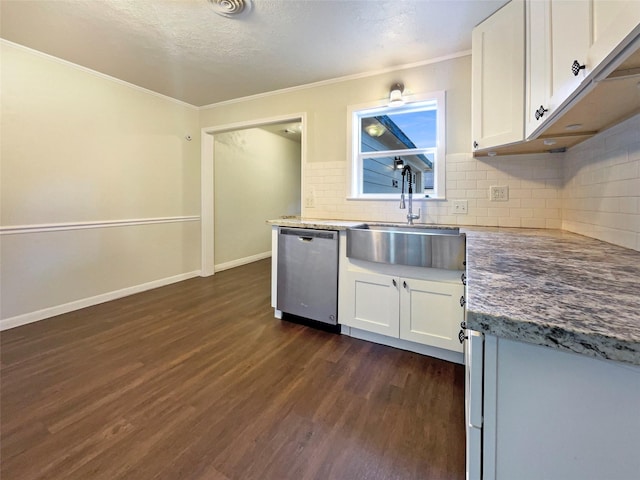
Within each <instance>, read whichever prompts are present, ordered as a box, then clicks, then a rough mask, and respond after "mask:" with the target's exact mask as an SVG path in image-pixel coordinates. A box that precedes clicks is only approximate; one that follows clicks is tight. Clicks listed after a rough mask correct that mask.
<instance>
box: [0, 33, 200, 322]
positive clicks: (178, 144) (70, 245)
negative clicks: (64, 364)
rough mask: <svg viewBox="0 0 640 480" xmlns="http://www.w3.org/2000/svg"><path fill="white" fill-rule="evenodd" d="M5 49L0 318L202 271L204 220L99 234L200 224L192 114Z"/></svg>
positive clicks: (139, 92)
mask: <svg viewBox="0 0 640 480" xmlns="http://www.w3.org/2000/svg"><path fill="white" fill-rule="evenodd" d="M0 47H1V49H2V51H1V61H2V150H1V155H2V156H1V162H2V163H1V179H0V182H1V184H0V187H1V195H2V196H1V202H2V205H1V212H0V219H1V226H2V233H3V235H2V244H1V255H2V271H1V275H2V284H1V289H2V290H1V293H2V312H1V314H2V318H3V319H7V318H10V317H15V316H20V315H28V314H33V312H37V311H41V310H46V309H48V308H52V307H58V306H60V305H62V304H66V303H70V302H74V301H78V300H82V299H85V298H87V297H92V296H100V295H104V294H107V293H109V292H113V291H116V290H122V289H126V288H131V287H134V286H138V285H141V284H145V283H149V282H156V281H159V280H162V279H166V278H170V277H175V276H179V275H183V274H187V273H193V272H194V271H197V270H198V269H199V253H200V250H199V222H198V221H185V222H173V221H170V223H161V224H151V225H146V224H143V225H129V226H124V225H121V224H120V225H119V226H112V227H109V228H106V227H105V226H104V224H103V223H101V222H104V221H115V222H116V223H119V222H120V223H122V222H126V221H131V220H141V221H143V222H145V221H153V220H154V219H156V220H157V219H159V218H165V219H166V217H185V216H197V215H199V197H200V192H199V171H200V162H199V156H200V134H199V124H198V111H197V109H195V108H193V107H190V106H186V105H184V104H180V103H178V102H176V101H173V100H170V99H167V98H164V97H161V96H159V95H155V94H151V93H150V92H146V91H144V90H142V89H139V88H137V87H133V86H130V85H127V84H124V83H122V82H119V81H116V80H114V79H110V78H107V77H104V76H101V75H99V74H96V73H94V72H90V71H87V70H85V69H81V68H79V67H76V66H74V65H71V64H68V63H65V62H62V61H59V60H56V59H53V58H51V57H48V56H45V55H42V54H39V53H36V52H33V51H30V50H27V49H24V48H22V47H18V46H15V45H13V44H10V43H7V42H2V43H1V44H0ZM187 134H190V135H192V136H193V140H192V141H191V142H188V141H187V140H186V139H185V135H187ZM87 222H95V223H94V224H91V225H88V226H90V227H92V228H86V227H87V225H84V226H83V225H82V224H84V223H87ZM68 223H71V224H74V227H73V228H75V229H73V230H65V231H60V229H61V228H66V225H62V224H68ZM134 223H135V222H134ZM34 225H41V226H43V227H44V230H45V231H42V232H33V231H31V230H30V229H31V228H32V227H33V226H34ZM10 227H19V228H22V230H20V231H22V232H26V233H10V232H8V229H9V228H10Z"/></svg>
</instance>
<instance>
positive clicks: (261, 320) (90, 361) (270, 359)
mask: <svg viewBox="0 0 640 480" xmlns="http://www.w3.org/2000/svg"><path fill="white" fill-rule="evenodd" d="M0 341H1V351H0V359H1V364H0V368H1V371H0V374H1V391H0V395H1V396H0V401H1V405H0V415H1V417H0V421H1V424H0V435H1V437H0V455H1V457H0V460H1V471H0V474H1V475H0V476H1V478H2V480H32V479H33V480H35V479H47V480H53V479H83V480H88V479H109V480H114V479H135V480H146V479H168V480H173V479H180V480H182V479H185V480H191V479H193V480H205V479H207V480H209V479H212V480H217V479H221V480H245V479H247V480H249V479H260V480H287V479H292V480H303V479H337V480H342V479H344V480H347V479H348V480H352V479H353V480H356V479H366V480H376V479H398V480H400V479H442V480H450V479H451V480H453V479H463V478H464V442H465V437H464V401H463V397H464V371H463V367H462V366H460V365H454V364H451V363H447V362H444V361H440V360H436V359H433V358H430V357H425V356H421V355H417V354H414V353H409V352H405V351H401V350H396V349H393V348H390V347H385V346H381V345H376V344H372V343H367V342H364V341H361V340H356V339H353V338H349V337H346V336H341V335H337V334H332V333H327V332H323V331H320V330H316V329H312V328H309V327H306V326H302V325H298V324H295V323H291V322H286V321H280V320H277V319H275V318H273V309H272V308H271V307H270V260H263V261H260V262H256V263H253V264H250V265H245V266H243V267H238V268H235V269H233V270H228V271H224V272H221V273H218V274H216V275H215V276H213V277H209V278H195V279H192V280H187V281H184V282H181V283H178V284H175V285H170V286H167V287H163V288H159V289H156V290H152V291H149V292H145V293H141V294H138V295H134V296H131V297H127V298H123V299H120V300H115V301H112V302H109V303H104V304H101V305H97V306H94V307H90V308H86V309H83V310H80V311H77V312H72V313H69V314H65V315H61V316H58V317H56V318H52V319H49V320H44V321H42V322H38V323H34V324H30V325H25V326H22V327H18V328H15V329H12V330H8V331H5V332H2V333H1V334H0Z"/></svg>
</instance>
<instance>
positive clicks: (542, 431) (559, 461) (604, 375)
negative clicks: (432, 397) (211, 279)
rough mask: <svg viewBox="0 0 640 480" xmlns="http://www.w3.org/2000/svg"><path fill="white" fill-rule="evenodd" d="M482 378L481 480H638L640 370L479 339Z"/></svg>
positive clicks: (536, 347) (500, 340)
mask: <svg viewBox="0 0 640 480" xmlns="http://www.w3.org/2000/svg"><path fill="white" fill-rule="evenodd" d="M482 366H483V365H482V363H480V364H479V365H476V366H475V368H482ZM482 373H483V380H484V401H483V410H484V411H483V420H484V424H483V426H482V429H483V465H482V469H483V474H482V479H483V480H513V479H518V480H541V479H548V480H604V479H606V480H631V479H637V478H639V472H640V456H639V455H638V451H639V449H640V434H639V432H640V413H639V410H638V406H639V405H640V366H637V365H629V364H623V363H618V362H613V361H608V360H601V359H596V358H591V357H588V356H585V355H581V354H576V353H568V352H564V351H559V350H556V349H553V348H549V347H543V346H539V345H531V344H528V343H523V342H518V341H514V340H508V339H504V338H497V337H495V336H491V335H486V336H485V342H484V369H483V372H482ZM472 375H473V372H472ZM469 478H474V477H469ZM475 478H478V477H475Z"/></svg>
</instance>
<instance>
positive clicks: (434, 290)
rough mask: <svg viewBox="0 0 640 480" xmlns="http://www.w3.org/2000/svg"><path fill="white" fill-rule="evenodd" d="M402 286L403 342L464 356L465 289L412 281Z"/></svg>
mask: <svg viewBox="0 0 640 480" xmlns="http://www.w3.org/2000/svg"><path fill="white" fill-rule="evenodd" d="M400 283H401V285H400V286H401V290H400V338H402V339H404V340H410V341H412V342H418V343H423V344H425V345H431V346H434V347H439V348H445V349H447V350H453V351H456V352H462V344H461V343H460V341H459V340H458V332H459V331H460V323H461V322H462V321H463V320H464V306H463V305H464V304H462V305H461V303H462V302H461V301H460V298H461V297H463V296H464V285H463V284H462V283H460V284H459V285H458V284H454V283H441V282H431V281H427V280H416V279H408V278H407V279H404V278H401V279H400Z"/></svg>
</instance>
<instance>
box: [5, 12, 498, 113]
mask: <svg viewBox="0 0 640 480" xmlns="http://www.w3.org/2000/svg"><path fill="white" fill-rule="evenodd" d="M505 3H506V0H407V1H402V0H254V1H253V6H252V8H251V9H250V10H249V11H246V12H244V13H242V14H241V15H239V16H237V17H234V18H225V17H223V16H220V15H218V14H216V13H215V11H214V8H213V7H212V5H211V4H210V3H209V2H208V1H207V0H154V1H150V0H49V1H42V0H1V1H0V18H1V25H0V36H2V38H5V39H7V40H10V41H12V42H15V43H18V44H21V45H25V46H27V47H30V48H33V49H35V50H39V51H41V52H45V53H48V54H50V55H53V56H55V57H59V58H62V59H64V60H68V61H70V62H73V63H76V64H78V65H82V66H84V67H87V68H91V69H93V70H96V71H99V72H102V73H105V74H107V75H111V76H113V77H116V78H119V79H121V80H125V81H127V82H130V83H133V84H135V85H139V86H141V87H145V88H148V89H150V90H153V91H155V92H158V93H161V94H164V95H168V96H170V97H173V98H176V99H179V100H182V101H184V102H187V103H190V104H192V105H196V106H202V105H208V104H212V103H217V102H221V101H225V100H230V99H235V98H240V97H245V96H249V95H255V94H259V93H264V92H269V91H273V90H279V89H282V88H287V87H294V86H299V85H305V84H309V83H314V82H318V81H322V80H328V79H332V78H338V77H343V76H348V75H353V74H361V73H366V72H375V71H379V70H384V69H388V68H392V67H395V66H400V65H406V64H411V63H415V62H422V61H427V60H430V59H434V58H438V57H441V56H445V55H449V54H453V53H457V52H461V51H465V50H468V49H470V48H471V29H472V28H473V26H474V25H476V24H478V23H479V22H480V21H482V20H483V19H484V18H486V17H487V16H489V15H490V14H491V13H493V12H494V11H495V10H497V9H498V8H499V7H500V6H502V5H503V4H505Z"/></svg>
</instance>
